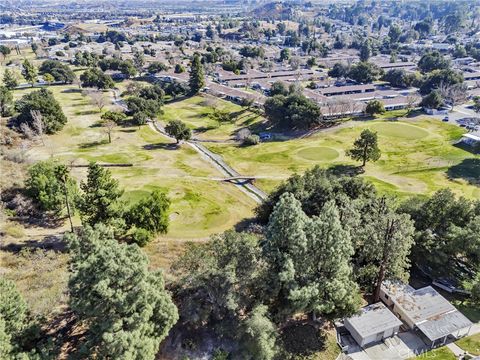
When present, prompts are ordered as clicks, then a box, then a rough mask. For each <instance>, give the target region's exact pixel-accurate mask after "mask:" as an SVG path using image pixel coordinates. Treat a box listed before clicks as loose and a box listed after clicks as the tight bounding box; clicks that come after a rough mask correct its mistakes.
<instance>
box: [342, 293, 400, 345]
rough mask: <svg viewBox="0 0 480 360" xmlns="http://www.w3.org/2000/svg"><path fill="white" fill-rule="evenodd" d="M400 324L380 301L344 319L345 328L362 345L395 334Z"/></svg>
mask: <svg viewBox="0 0 480 360" xmlns="http://www.w3.org/2000/svg"><path fill="white" fill-rule="evenodd" d="M401 325H402V322H401V321H400V320H399V319H398V318H397V317H396V316H395V315H394V314H393V313H392V312H391V311H390V310H388V308H387V307H386V306H385V305H383V304H382V303H380V302H379V303H376V304H372V305H369V306H366V307H364V308H362V310H361V312H360V313H359V314H356V315H354V316H352V317H349V318H346V319H344V326H345V328H346V329H347V330H348V331H349V333H350V335H352V337H353V338H354V339H355V341H356V342H357V343H358V345H360V346H362V347H363V346H366V345H369V344H372V343H375V342H379V341H383V340H384V339H386V338H389V337H392V336H395V335H397V333H398V330H399V329H400V326H401Z"/></svg>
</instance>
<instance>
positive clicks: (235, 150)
mask: <svg viewBox="0 0 480 360" xmlns="http://www.w3.org/2000/svg"><path fill="white" fill-rule="evenodd" d="M366 128H369V129H372V130H374V131H376V132H377V133H378V139H379V147H380V149H381V151H382V157H381V158H380V160H379V161H377V162H375V163H368V164H367V166H366V168H365V173H364V174H363V175H362V176H364V177H366V178H367V179H368V180H370V181H372V182H373V183H374V184H375V185H376V186H377V188H378V189H379V190H380V191H382V192H387V193H396V194H399V195H401V196H402V195H411V194H427V193H432V192H434V191H436V190H438V189H441V188H444V187H448V188H451V189H452V190H453V191H454V192H456V193H457V194H458V195H462V196H465V197H469V198H479V197H480V187H479V183H478V179H479V177H480V156H478V155H474V154H472V153H470V152H469V151H467V150H465V149H462V148H460V147H456V146H454V142H455V141H457V140H458V139H459V138H460V137H461V135H462V134H463V132H464V130H463V129H461V128H459V127H457V126H454V125H451V124H445V123H442V122H441V121H438V120H434V119H429V118H426V117H416V118H414V119H408V120H402V121H388V120H371V121H350V122H348V123H346V124H344V125H343V126H340V127H337V128H332V129H328V130H325V131H320V132H319V133H317V134H315V135H314V136H311V137H308V138H304V139H295V140H289V141H272V142H266V143H262V144H259V145H257V146H251V147H242V146H236V145H234V144H208V147H209V148H210V150H212V151H214V152H216V153H218V154H220V155H222V156H223V157H224V158H225V160H226V161H227V162H228V163H229V164H231V165H232V166H233V168H235V169H236V170H237V171H239V172H240V173H242V174H245V175H252V176H257V177H258V180H257V183H258V185H259V186H260V187H261V188H263V189H264V190H266V191H270V190H272V189H273V188H274V187H275V186H276V185H278V184H279V183H280V182H281V181H282V180H284V179H286V178H287V177H289V176H290V175H292V174H294V173H301V172H303V171H305V170H306V169H308V168H311V167H312V166H314V165H320V166H322V167H325V168H327V167H331V166H338V165H354V166H358V165H359V163H358V162H353V161H352V160H351V159H350V158H348V157H347V156H346V154H345V151H346V150H347V149H348V148H350V147H351V146H352V143H353V141H354V139H355V138H357V137H358V136H359V135H360V132H361V131H362V130H363V129H366Z"/></svg>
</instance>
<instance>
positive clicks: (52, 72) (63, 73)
mask: <svg viewBox="0 0 480 360" xmlns="http://www.w3.org/2000/svg"><path fill="white" fill-rule="evenodd" d="M38 70H39V73H40V75H43V77H44V79H45V78H46V77H48V76H50V77H51V78H52V79H53V80H54V81H57V82H61V83H64V84H71V83H73V82H74V81H75V78H76V76H75V73H74V72H73V70H72V69H71V68H70V66H68V65H66V64H63V63H61V62H60V61H56V60H45V61H44V62H43V63H42V65H40V68H39V69H38ZM45 80H46V79H45Z"/></svg>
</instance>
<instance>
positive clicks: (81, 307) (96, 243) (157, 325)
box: [68, 225, 178, 360]
mask: <svg viewBox="0 0 480 360" xmlns="http://www.w3.org/2000/svg"><path fill="white" fill-rule="evenodd" d="M68 242H69V246H70V251H71V256H72V259H71V264H70V266H71V276H70V279H69V290H70V306H71V308H72V310H73V311H74V312H75V314H76V315H77V317H78V319H79V320H80V321H81V322H82V323H83V324H84V326H85V327H86V329H87V330H86V334H85V342H84V343H83V346H81V347H80V348H79V353H80V356H83V357H85V358H99V359H152V360H153V359H155V355H156V353H157V352H158V349H159V346H160V342H161V341H162V340H163V339H164V338H165V337H166V336H167V334H168V332H169V330H170V329H171V328H172V326H173V325H174V324H175V323H176V321H177V319H178V314H177V309H176V307H175V305H174V304H173V302H172V299H171V298H170V295H169V294H168V293H167V292H166V290H165V288H164V280H163V277H162V274H161V273H160V272H151V271H149V270H148V260H147V257H146V256H145V255H144V254H143V253H142V252H141V250H140V249H139V248H138V246H136V245H125V244H120V243H118V242H117V241H116V240H115V239H114V238H113V235H112V233H111V231H109V230H108V229H107V228H106V227H104V226H103V225H100V226H97V227H96V228H95V229H92V228H90V227H86V228H84V229H83V231H82V232H81V233H80V234H79V235H78V236H77V235H73V234H70V235H69V236H68Z"/></svg>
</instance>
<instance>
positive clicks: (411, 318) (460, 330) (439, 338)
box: [380, 281, 472, 347]
mask: <svg viewBox="0 0 480 360" xmlns="http://www.w3.org/2000/svg"><path fill="white" fill-rule="evenodd" d="M380 298H381V300H382V301H383V302H384V303H385V304H386V305H387V306H388V307H389V309H391V311H392V312H393V313H394V314H395V315H397V316H398V318H399V319H400V320H402V321H403V322H404V323H405V324H406V325H407V326H408V327H409V328H410V329H411V330H414V331H415V332H416V333H417V334H418V335H419V336H420V337H421V338H422V340H423V341H424V342H425V343H426V344H429V345H430V346H431V347H435V346H437V345H443V344H445V342H446V341H447V339H448V338H449V337H450V338H455V339H458V338H460V337H463V336H466V335H468V333H469V332H470V328H471V326H472V322H471V321H470V320H468V319H467V318H466V317H465V315H463V314H462V313H461V312H460V311H458V310H457V309H456V308H455V306H453V305H452V304H451V303H450V302H449V301H448V300H447V299H445V298H444V297H443V296H442V295H440V294H439V293H438V292H437V291H436V290H435V289H434V288H432V287H431V286H427V287H424V288H421V289H414V288H413V287H411V286H410V285H406V284H403V283H401V282H396V281H385V282H384V283H383V284H382V287H381V291H380Z"/></svg>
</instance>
